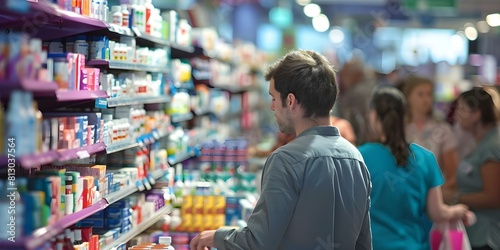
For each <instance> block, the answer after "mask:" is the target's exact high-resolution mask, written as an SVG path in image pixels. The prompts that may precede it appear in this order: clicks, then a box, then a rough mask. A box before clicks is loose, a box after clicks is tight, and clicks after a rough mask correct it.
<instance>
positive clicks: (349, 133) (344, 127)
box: [330, 115, 356, 145]
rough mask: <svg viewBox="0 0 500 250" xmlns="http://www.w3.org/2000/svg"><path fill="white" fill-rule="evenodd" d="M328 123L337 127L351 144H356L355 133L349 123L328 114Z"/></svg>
mask: <svg viewBox="0 0 500 250" xmlns="http://www.w3.org/2000/svg"><path fill="white" fill-rule="evenodd" d="M330 124H331V125H332V126H334V127H337V128H338V129H339V132H340V134H341V135H342V137H344V138H345V139H346V140H348V141H349V142H350V143H352V144H353V145H356V134H355V133H354V129H353V128H352V125H351V123H350V122H349V121H348V120H346V119H342V118H340V117H337V116H334V115H330Z"/></svg>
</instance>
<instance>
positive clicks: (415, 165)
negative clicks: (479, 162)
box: [359, 87, 469, 250]
mask: <svg viewBox="0 0 500 250" xmlns="http://www.w3.org/2000/svg"><path fill="white" fill-rule="evenodd" d="M404 103H405V99H404V96H403V95H402V93H401V92H399V90H397V89H395V88H390V87H384V88H380V89H378V90H376V91H375V93H374V94H373V96H372V100H371V110H370V123H371V124H372V126H373V127H374V130H375V131H376V132H377V135H378V136H377V137H378V141H377V142H374V143H367V144H364V145H362V146H360V147H359V151H360V152H361V154H362V156H363V159H364V160H365V164H366V166H367V168H368V170H369V172H370V176H371V180H372V192H371V195H370V197H371V201H372V205H371V208H370V218H371V223H372V224H371V225H372V239H373V249H375V250H377V249H380V250H391V249H398V250H399V249H407V250H413V249H415V250H417V249H429V244H428V242H427V239H428V237H427V236H426V235H427V234H428V233H429V232H427V231H426V230H425V229H424V227H423V224H422V217H423V216H424V214H425V213H426V212H427V213H428V215H429V218H430V219H431V220H432V221H434V222H437V221H439V222H441V221H451V220H457V219H465V218H466V214H467V213H469V211H468V209H467V207H466V206H464V205H454V206H447V205H445V204H444V202H443V199H442V194H441V188H440V186H441V185H442V184H443V182H444V180H443V176H442V174H441V171H440V169H439V166H438V164H437V161H436V158H435V157H434V154H432V152H430V151H428V150H427V149H425V148H423V147H421V146H419V145H417V144H409V143H408V142H407V141H406V137H405V130H404V128H405V126H404V117H405V105H404Z"/></svg>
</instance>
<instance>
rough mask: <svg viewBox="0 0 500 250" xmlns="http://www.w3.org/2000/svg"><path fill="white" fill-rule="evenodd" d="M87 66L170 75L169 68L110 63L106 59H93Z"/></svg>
mask: <svg viewBox="0 0 500 250" xmlns="http://www.w3.org/2000/svg"><path fill="white" fill-rule="evenodd" d="M86 65H87V66H92V67H98V68H106V69H120V70H131V71H147V72H153V73H169V70H168V68H167V67H155V66H152V65H147V64H137V63H130V62H121V61H109V60H104V59H92V60H89V61H88V62H87V63H86Z"/></svg>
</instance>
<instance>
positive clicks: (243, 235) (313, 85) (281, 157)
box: [191, 50, 372, 250]
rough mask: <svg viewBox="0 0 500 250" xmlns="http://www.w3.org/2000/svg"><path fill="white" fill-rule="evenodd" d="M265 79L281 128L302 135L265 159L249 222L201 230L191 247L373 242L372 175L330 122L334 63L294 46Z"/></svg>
mask: <svg viewBox="0 0 500 250" xmlns="http://www.w3.org/2000/svg"><path fill="white" fill-rule="evenodd" d="M266 79H267V80H268V81H270V85H269V94H270V95H271V96H272V103H271V110H273V111H274V113H275V117H276V120H277V123H278V126H279V129H280V131H281V132H283V133H295V134H297V138H296V139H295V140H293V141H291V142H289V143H288V144H287V145H285V146H282V147H280V148H278V149H277V150H276V151H274V152H273V153H272V154H271V155H270V156H269V158H268V159H267V161H266V164H265V166H264V170H263V174H262V191H261V196H260V198H259V201H258V202H257V206H256V207H255V209H254V211H253V213H252V215H251V216H250V218H249V220H248V226H247V227H244V228H241V229H238V230H236V229H219V230H217V231H214V230H211V231H204V232H202V233H200V234H199V235H198V236H196V237H195V238H194V239H193V240H192V241H191V249H194V250H205V249H208V247H216V248H217V249H219V250H225V249H245V250H247V249H248V250H250V249H252V250H253V249H255V250H261V249H304V250H316V249H317V250H320V249H348V250H352V249H371V248H372V244H371V231H370V218H369V214H368V211H369V208H370V190H371V182H370V176H369V173H368V171H367V169H366V167H365V164H364V162H363V158H362V156H361V154H360V153H359V151H358V150H357V149H356V148H355V147H354V146H352V144H351V143H349V142H348V141H347V140H345V139H344V138H342V137H341V136H340V133H339V131H338V129H337V128H335V127H333V126H331V125H330V118H329V112H330V110H331V109H332V107H333V105H334V103H335V99H336V97H337V94H338V90H337V83H336V80H335V73H334V71H333V68H332V67H331V66H330V64H329V62H328V61H327V60H326V59H325V58H324V57H323V56H322V55H320V54H318V53H316V52H313V51H304V50H297V51H292V52H289V53H288V54H287V55H286V56H285V57H283V58H282V59H280V60H279V61H278V62H277V63H275V64H274V65H272V66H271V67H270V68H269V70H268V72H267V74H266Z"/></svg>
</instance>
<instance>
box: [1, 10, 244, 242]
mask: <svg viewBox="0 0 500 250" xmlns="http://www.w3.org/2000/svg"><path fill="white" fill-rule="evenodd" d="M0 2H6V3H9V4H13V5H12V6H14V5H15V7H16V9H18V11H14V10H11V9H9V8H8V7H7V6H8V5H2V4H0V17H2V19H1V20H0V26H2V28H5V29H12V30H16V29H17V30H20V29H21V26H22V25H21V26H20V25H19V24H20V23H21V24H24V23H26V22H32V23H34V21H37V22H38V23H35V24H36V25H35V24H33V25H32V27H35V28H36V30H34V31H33V32H30V35H31V36H32V37H37V38H41V39H43V40H44V41H49V40H52V39H57V38H65V37H68V36H74V35H78V34H86V35H88V36H89V35H90V36H94V35H103V36H107V37H108V38H111V40H117V38H120V36H128V37H134V38H135V40H136V44H137V45H138V46H140V47H144V46H145V47H150V48H165V49H167V51H166V52H167V54H168V50H170V58H169V59H172V58H179V59H191V58H195V57H200V58H204V59H207V58H208V59H217V58H215V56H214V55H213V54H211V53H208V52H206V51H204V49H203V48H201V47H198V46H181V45H177V44H173V43H171V42H170V41H168V40H165V39H162V38H158V37H153V36H150V35H146V34H143V33H141V32H140V30H138V29H136V28H132V29H129V28H123V27H118V26H116V25H112V24H108V23H105V22H103V21H100V20H97V19H94V18H90V17H85V16H82V15H79V14H75V13H73V12H70V11H64V10H61V9H59V8H58V7H57V5H55V4H51V3H48V2H46V1H39V2H27V1H24V0H23V1H17V0H3V1H2V0H0ZM20 2H22V3H20ZM16 4H17V5H16ZM40 14H42V16H43V20H40V17H39V15H40ZM37 17H38V19H37ZM217 60H219V59H217ZM86 66H89V67H95V68H100V69H103V70H101V72H104V73H113V74H115V75H116V74H117V73H120V72H124V71H138V72H151V73H160V74H172V73H173V72H171V70H170V68H168V67H158V66H157V65H143V64H136V63H130V62H123V61H112V60H99V59H93V60H89V61H87V62H86ZM104 70H107V71H108V72H106V71H104ZM201 73H206V72H201ZM197 76H199V78H200V79H196V77H194V74H193V79H195V80H194V81H195V82H188V83H183V84H180V85H178V86H175V87H176V88H180V89H183V91H184V90H186V89H187V90H189V91H193V90H195V86H196V85H198V84H206V85H207V86H209V87H210V88H218V89H222V90H225V91H229V92H231V93H241V92H244V91H247V90H248V89H246V88H240V87H233V86H229V87H218V86H211V85H210V82H211V75H210V74H204V75H203V74H201V75H197ZM164 79H165V78H164ZM166 79H168V78H166ZM166 82H168V80H167V81H166ZM169 83H170V82H169ZM0 89H1V92H2V93H1V94H0V95H6V96H7V95H8V94H9V93H10V91H11V90H15V89H21V90H25V91H30V92H33V93H34V96H36V97H44V99H43V100H44V101H47V103H45V102H44V103H43V104H46V105H47V106H48V107H49V108H47V109H42V107H40V109H41V110H52V109H53V108H54V109H55V108H61V107H62V106H64V107H62V108H64V110H71V111H72V110H78V111H80V110H86V111H88V110H89V109H90V110H95V108H103V109H106V108H116V111H117V112H118V111H121V108H123V109H124V110H125V109H126V108H124V106H140V105H144V104H155V105H147V106H144V109H146V110H148V111H158V110H163V111H164V110H165V108H164V105H156V104H164V103H168V102H171V100H172V98H171V97H170V96H134V97H118V98H111V97H110V96H109V95H108V93H107V92H106V91H103V90H92V91H86V90H81V91H75V90H59V89H58V86H57V84H56V83H55V82H43V81H36V80H21V81H18V82H11V81H0ZM4 90H6V91H4ZM189 93H190V94H191V92H189ZM93 101H94V102H95V105H93V106H91V107H88V105H89V104H90V105H91V104H92V102H93ZM40 104H42V102H40ZM50 104H52V105H50ZM66 104H67V105H66ZM84 104H85V105H87V106H84ZM135 108H136V107H134V109H135ZM141 108H142V107H138V109H141ZM201 108H202V109H198V110H195V111H189V112H187V113H184V114H173V115H171V116H170V121H171V123H173V124H175V125H176V126H180V125H184V122H185V124H188V126H191V125H189V124H190V122H191V120H193V118H195V117H196V116H202V115H206V114H211V112H210V110H208V109H206V108H207V107H201ZM96 112H97V111H96ZM103 113H104V112H103ZM148 115H149V114H148ZM121 117H123V116H121ZM121 117H120V116H119V118H121ZM125 117H126V116H125ZM210 118H211V117H210ZM207 120H208V119H207ZM219 120H220V121H222V119H220V118H219ZM187 121H189V122H187ZM193 121H195V120H193ZM172 131H173V127H172V126H170V127H169V128H168V129H166V131H158V130H153V131H152V132H151V133H148V134H145V135H142V136H139V137H138V138H136V139H134V140H127V141H120V142H118V143H114V144H111V145H105V144H104V143H97V144H94V145H89V146H85V147H81V148H77V149H69V150H59V151H57V150H52V151H49V152H45V153H39V154H33V155H27V156H21V157H18V158H17V163H19V164H21V165H22V166H23V167H24V168H28V169H29V168H34V167H36V166H39V165H44V164H50V163H53V162H65V161H69V160H73V159H84V158H89V157H91V156H92V155H94V154H97V153H101V152H102V153H106V154H111V153H116V152H120V151H124V150H127V149H131V148H135V147H141V146H147V145H150V144H152V143H154V142H157V141H159V140H160V139H161V138H164V137H165V136H167V135H168V134H169V133H170V132H172ZM189 135H190V136H191V134H189ZM201 137H202V136H200V138H196V137H190V140H191V142H193V143H198V142H200V140H207V139H208V138H206V137H203V138H201ZM193 143H190V145H192V144H193ZM159 144H160V145H161V146H164V142H163V141H161V143H159ZM198 154H199V148H198V147H196V146H194V147H192V148H190V150H189V151H188V152H184V153H179V154H176V155H172V156H169V157H168V159H167V162H168V164H169V165H176V164H178V163H181V162H184V161H186V160H189V159H191V158H193V157H196V156H197V155H198ZM114 156H117V155H114ZM96 158H100V157H96ZM103 159H104V157H103ZM7 163H8V159H7V157H6V156H0V164H3V165H4V166H6V165H7ZM165 173H166V169H159V170H155V171H153V172H152V173H149V174H148V176H147V177H146V178H144V179H143V180H137V181H136V182H135V183H133V184H131V185H129V186H128V187H125V188H122V189H120V191H118V192H114V193H112V194H109V195H106V196H105V197H103V198H102V199H101V200H99V201H98V202H96V203H95V204H93V205H92V206H90V207H87V208H85V209H83V210H81V211H79V212H76V213H73V214H71V215H67V216H64V217H63V218H61V219H60V220H59V221H57V222H56V223H54V224H52V225H50V226H46V227H43V228H39V229H37V230H36V231H35V232H34V233H33V234H32V235H30V236H26V238H24V239H17V240H16V241H17V242H16V243H14V244H12V243H11V242H7V241H4V242H0V249H7V248H10V247H15V248H22V249H29V250H34V249H38V248H40V247H41V246H42V245H43V244H46V243H47V242H49V241H50V240H51V239H53V238H54V237H56V236H57V235H59V234H61V233H62V232H64V230H65V229H66V228H68V227H70V226H72V225H74V224H76V223H77V222H79V221H80V220H82V219H85V218H87V217H89V216H91V215H93V214H95V213H97V212H99V211H102V210H104V209H105V208H107V207H108V206H109V205H111V204H113V203H115V202H117V201H119V200H121V199H123V198H125V197H128V196H130V195H131V194H133V193H135V192H138V191H143V190H145V189H148V188H150V186H152V185H154V183H155V182H156V180H158V179H160V178H162V177H163V176H164V175H165ZM171 211H172V207H171V206H165V207H163V208H161V209H159V210H158V211H156V212H155V213H154V214H153V215H152V216H150V217H149V218H147V219H146V220H144V221H143V222H141V223H140V224H139V225H137V226H136V227H134V228H133V229H132V230H131V231H129V232H126V233H124V234H123V235H121V236H120V237H119V238H117V239H115V240H114V241H113V243H112V244H109V245H107V246H105V247H104V248H103V249H105V250H110V249H115V248H116V247H119V246H120V245H123V244H125V243H126V242H127V241H129V240H131V239H132V238H133V237H135V236H137V235H138V234H140V233H141V232H143V231H144V230H146V229H147V228H148V227H150V226H152V225H153V224H154V223H156V222H157V221H158V220H160V219H161V218H162V216H164V215H165V214H167V213H170V212H171Z"/></svg>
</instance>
